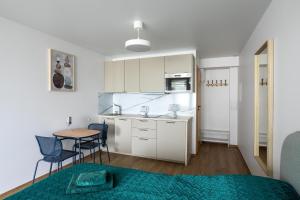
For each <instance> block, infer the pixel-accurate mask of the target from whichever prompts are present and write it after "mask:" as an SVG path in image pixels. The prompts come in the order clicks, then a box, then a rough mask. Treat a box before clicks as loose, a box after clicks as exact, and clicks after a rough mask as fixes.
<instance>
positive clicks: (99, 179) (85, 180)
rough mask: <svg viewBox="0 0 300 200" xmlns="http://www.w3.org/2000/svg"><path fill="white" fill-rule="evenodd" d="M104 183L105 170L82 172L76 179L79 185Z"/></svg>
mask: <svg viewBox="0 0 300 200" xmlns="http://www.w3.org/2000/svg"><path fill="white" fill-rule="evenodd" d="M104 183H106V171H105V170H101V171H94V172H84V173H81V174H79V176H78V178H77V180H76V185H77V186H95V185H102V184H104Z"/></svg>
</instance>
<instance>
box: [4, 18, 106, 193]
mask: <svg viewBox="0 0 300 200" xmlns="http://www.w3.org/2000/svg"><path fill="white" fill-rule="evenodd" d="M48 48H54V49H57V50H61V51H65V52H68V53H70V54H73V55H75V56H76V68H75V72H76V81H77V85H76V92H70V93H67V92H49V91H48V52H47V49H48ZM103 60H104V58H103V56H101V55H98V54H96V53H94V52H92V51H89V50H86V49H84V48H81V47H78V46H76V45H73V44H71V43H68V42H65V41H62V40H60V39H57V38H55V37H52V36H49V35H46V34H44V33H41V32H39V31H36V30H33V29H30V28H28V27H25V26H22V25H19V24H17V23H14V22H12V21H8V20H6V19H3V18H0V63H1V64H0V69H1V71H0V74H1V78H0V91H1V97H0V134H1V142H0V152H1V160H2V161H1V165H0V193H3V192H5V191H7V190H9V189H12V188H14V187H16V186H18V185H20V184H23V183H25V182H27V181H30V180H31V179H32V175H33V171H34V167H35V163H36V161H37V160H38V159H40V158H41V155H40V152H39V149H38V145H37V142H36V140H35V138H34V135H45V136H50V135H51V134H52V133H53V132H54V131H56V130H60V129H65V128H66V118H67V116H68V115H71V116H72V117H73V125H72V126H71V127H85V126H86V125H87V123H88V118H90V117H93V116H95V115H96V114H97V105H98V99H97V92H98V91H101V90H102V89H103ZM48 170H49V165H48V164H44V163H43V164H41V165H40V168H39V169H38V174H37V175H41V174H43V173H46V172H48Z"/></svg>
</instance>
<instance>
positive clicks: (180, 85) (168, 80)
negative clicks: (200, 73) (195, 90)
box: [165, 73, 192, 93]
mask: <svg viewBox="0 0 300 200" xmlns="http://www.w3.org/2000/svg"><path fill="white" fill-rule="evenodd" d="M191 81H192V74H191V73H180V74H165V84H166V89H165V92H166V93H175V92H190V91H191Z"/></svg>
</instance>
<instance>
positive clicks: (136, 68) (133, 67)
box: [125, 59, 140, 92]
mask: <svg viewBox="0 0 300 200" xmlns="http://www.w3.org/2000/svg"><path fill="white" fill-rule="evenodd" d="M139 91H140V60H139V59H133V60H125V92H139Z"/></svg>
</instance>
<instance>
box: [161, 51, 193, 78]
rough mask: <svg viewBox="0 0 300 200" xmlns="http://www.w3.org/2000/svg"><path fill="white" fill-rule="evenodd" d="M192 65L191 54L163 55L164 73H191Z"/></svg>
mask: <svg viewBox="0 0 300 200" xmlns="http://www.w3.org/2000/svg"><path fill="white" fill-rule="evenodd" d="M193 66H194V56H193V55H192V54H186V55H175V56H166V57H165V73H166V74H178V73H192V72H193Z"/></svg>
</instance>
